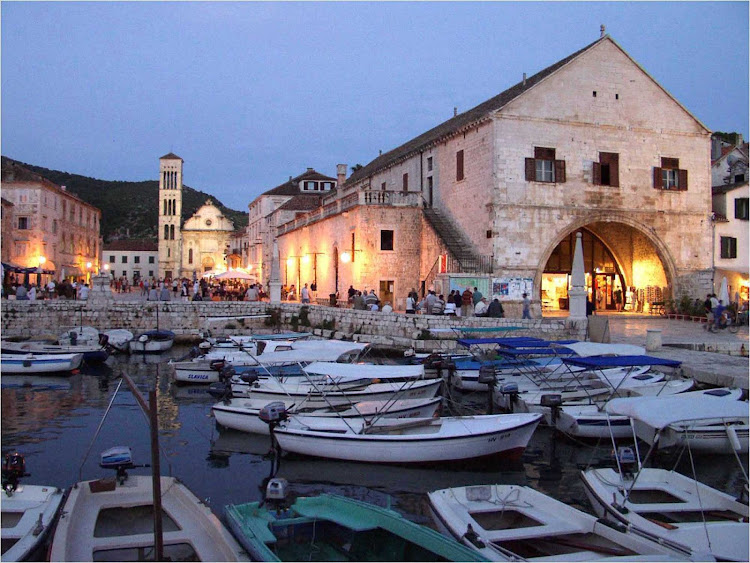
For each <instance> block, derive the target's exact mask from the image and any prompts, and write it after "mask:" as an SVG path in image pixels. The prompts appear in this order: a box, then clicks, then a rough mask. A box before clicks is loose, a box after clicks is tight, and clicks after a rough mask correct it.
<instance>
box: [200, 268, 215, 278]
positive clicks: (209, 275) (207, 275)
mask: <svg viewBox="0 0 750 563" xmlns="http://www.w3.org/2000/svg"><path fill="white" fill-rule="evenodd" d="M215 275H216V270H209V271H208V272H203V273H202V274H201V277H202V278H212V277H214V276H215Z"/></svg>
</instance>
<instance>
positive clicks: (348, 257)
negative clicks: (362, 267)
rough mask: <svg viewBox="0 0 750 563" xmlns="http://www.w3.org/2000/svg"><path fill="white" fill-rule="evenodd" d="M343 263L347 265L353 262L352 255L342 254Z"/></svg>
mask: <svg viewBox="0 0 750 563" xmlns="http://www.w3.org/2000/svg"><path fill="white" fill-rule="evenodd" d="M341 261H342V262H343V263H344V264H347V263H349V262H351V261H352V255H351V253H349V252H342V253H341Z"/></svg>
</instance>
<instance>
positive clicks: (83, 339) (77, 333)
mask: <svg viewBox="0 0 750 563" xmlns="http://www.w3.org/2000/svg"><path fill="white" fill-rule="evenodd" d="M57 341H58V343H59V344H67V345H71V346H76V345H79V344H87V345H96V344H99V343H100V333H99V330H98V329H96V328H94V327H93V326H84V325H80V326H76V327H72V328H69V329H67V330H65V332H62V333H61V334H60V337H59V338H58V339H57Z"/></svg>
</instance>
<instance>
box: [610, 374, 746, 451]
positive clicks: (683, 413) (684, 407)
mask: <svg viewBox="0 0 750 563" xmlns="http://www.w3.org/2000/svg"><path fill="white" fill-rule="evenodd" d="M741 395H742V391H741V390H740V389H726V388H720V389H708V390H704V391H690V392H688V393H680V394H677V395H672V396H670V397H631V398H620V399H613V400H611V401H609V402H608V403H607V405H606V406H605V409H606V411H607V412H608V413H610V414H612V415H619V416H624V417H629V418H631V419H632V424H633V429H634V431H635V434H636V436H638V438H640V439H641V440H643V441H645V442H646V443H648V444H649V445H651V446H654V447H656V448H657V449H659V448H669V447H680V446H688V447H690V449H691V450H693V451H701V452H707V453H720V454H721V453H733V452H737V453H743V454H746V453H747V452H748V404H747V402H746V401H741V400H739V399H740V397H741Z"/></svg>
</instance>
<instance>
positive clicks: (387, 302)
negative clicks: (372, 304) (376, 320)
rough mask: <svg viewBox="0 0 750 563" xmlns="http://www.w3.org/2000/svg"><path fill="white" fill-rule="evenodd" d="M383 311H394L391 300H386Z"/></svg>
mask: <svg viewBox="0 0 750 563" xmlns="http://www.w3.org/2000/svg"><path fill="white" fill-rule="evenodd" d="M381 311H382V312H383V313H392V312H393V307H391V302H390V301H386V302H385V305H383V308H382V309H381Z"/></svg>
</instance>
